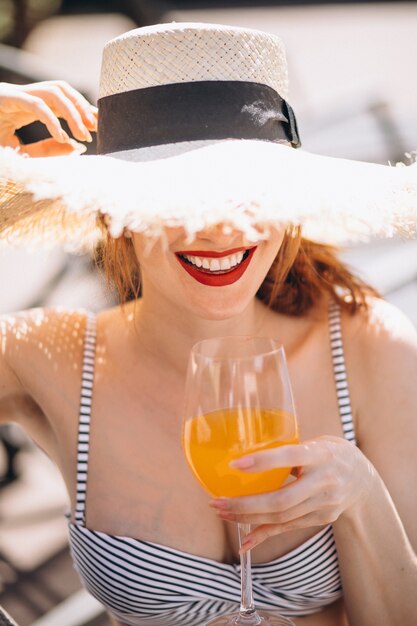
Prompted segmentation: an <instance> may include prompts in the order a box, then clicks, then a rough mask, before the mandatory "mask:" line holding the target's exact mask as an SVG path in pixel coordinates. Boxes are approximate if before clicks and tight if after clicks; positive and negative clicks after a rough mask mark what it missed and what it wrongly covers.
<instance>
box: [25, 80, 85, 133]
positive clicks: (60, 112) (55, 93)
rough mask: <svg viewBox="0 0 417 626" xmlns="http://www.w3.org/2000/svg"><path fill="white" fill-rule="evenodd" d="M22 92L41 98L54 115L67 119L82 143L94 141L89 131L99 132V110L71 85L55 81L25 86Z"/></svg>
mask: <svg viewBox="0 0 417 626" xmlns="http://www.w3.org/2000/svg"><path fill="white" fill-rule="evenodd" d="M20 90H21V91H23V92H24V93H25V94H26V95H31V96H34V97H37V98H40V99H41V100H43V101H44V102H45V103H46V104H47V105H48V106H49V107H50V109H51V110H52V111H53V113H55V114H56V115H57V116H59V117H62V118H63V119H65V121H66V122H67V123H68V126H69V127H70V129H71V132H72V133H73V135H74V137H76V138H77V139H79V140H80V141H92V138H91V135H90V132H89V130H92V131H96V130H97V108H96V107H93V106H92V105H90V103H89V102H88V101H87V100H86V99H85V98H84V96H82V95H81V94H80V93H79V92H78V91H77V90H76V89H74V88H73V87H71V85H69V84H68V83H66V82H65V81H60V80H54V81H44V82H40V83H32V84H30V85H24V86H21V87H20ZM48 130H49V129H48ZM50 132H51V131H50Z"/></svg>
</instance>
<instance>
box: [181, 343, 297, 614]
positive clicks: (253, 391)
mask: <svg viewBox="0 0 417 626" xmlns="http://www.w3.org/2000/svg"><path fill="white" fill-rule="evenodd" d="M297 442H298V430H297V420H296V416H295V409H294V402H293V396H292V391H291V384H290V379H289V374H288V368H287V363H286V358H285V352H284V348H283V347H282V345H280V344H279V343H278V342H277V341H275V340H273V339H270V338H268V337H250V336H237V337H219V338H214V339H207V340H204V341H200V342H199V343H197V344H196V345H195V346H193V348H192V350H191V353H190V358H189V363H188V371H187V382H186V389H185V402H184V415H183V431H182V444H183V449H184V453H185V456H186V459H187V462H188V464H189V466H190V468H191V470H192V472H193V473H194V475H195V477H196V478H197V480H198V481H199V482H200V484H201V485H202V486H203V487H204V489H205V490H206V491H208V493H209V494H210V495H211V496H214V497H229V498H230V497H231V498H233V497H238V496H246V495H255V494H260V493H265V492H267V491H274V490H276V489H279V488H280V487H281V486H282V484H283V483H284V482H285V481H286V479H287V478H288V476H289V474H290V472H291V469H292V468H291V467H285V468H282V467H280V468H276V469H272V470H269V471H265V472H253V471H251V472H244V471H241V470H239V469H237V468H233V467H231V466H230V462H231V461H233V460H235V459H238V458H239V457H241V456H244V455H247V454H250V453H252V452H257V451H259V450H266V449H269V448H276V447H278V446H282V445H288V444H295V443H297ZM238 530H239V539H240V543H241V542H242V540H243V538H244V536H245V535H246V534H247V533H248V532H249V531H250V526H249V525H248V524H238ZM241 578H242V585H241V589H242V593H241V605H240V610H239V611H236V612H233V613H231V614H228V615H221V616H219V617H215V618H214V619H212V620H210V621H209V622H207V625H206V626H208V625H210V626H294V623H293V622H292V621H291V620H290V619H288V618H286V617H283V616H280V615H273V614H270V613H268V614H266V613H265V612H263V611H257V610H256V609H255V606H254V602H253V595H252V584H251V575H250V551H247V552H245V553H243V554H242V555H241Z"/></svg>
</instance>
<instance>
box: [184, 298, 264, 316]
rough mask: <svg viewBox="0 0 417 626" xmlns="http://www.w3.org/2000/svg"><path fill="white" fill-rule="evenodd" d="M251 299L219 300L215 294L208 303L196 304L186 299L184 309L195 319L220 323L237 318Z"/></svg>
mask: <svg viewBox="0 0 417 626" xmlns="http://www.w3.org/2000/svg"><path fill="white" fill-rule="evenodd" d="M251 300H252V298H248V296H247V295H246V296H245V298H242V299H239V298H236V297H235V298H219V299H217V298H216V296H215V294H213V296H212V297H211V298H210V300H209V301H205V302H201V301H200V302H196V301H194V302H193V301H192V300H190V299H188V302H187V306H186V309H187V311H188V312H189V313H193V314H194V315H195V316H196V317H199V318H201V319H204V320H210V321H213V322H215V321H217V322H221V321H224V320H229V319H232V318H234V317H239V316H240V315H241V314H242V313H243V312H244V311H245V309H246V308H247V306H248V305H249V303H250V302H251Z"/></svg>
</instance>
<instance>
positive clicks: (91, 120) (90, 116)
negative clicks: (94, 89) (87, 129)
mask: <svg viewBox="0 0 417 626" xmlns="http://www.w3.org/2000/svg"><path fill="white" fill-rule="evenodd" d="M87 119H88V121H89V122H90V124H92V125H93V126H95V125H96V122H97V120H96V118H95V117H94V115H93V114H92V113H89V112H87Z"/></svg>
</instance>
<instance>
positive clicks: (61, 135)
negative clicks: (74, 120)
mask: <svg viewBox="0 0 417 626" xmlns="http://www.w3.org/2000/svg"><path fill="white" fill-rule="evenodd" d="M59 136H60V139H61V141H63V142H67V141H69V136H68V135H67V133H66V132H65V130H63V129H62V128H61V132H60V135H59Z"/></svg>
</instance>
